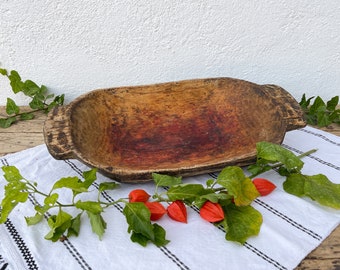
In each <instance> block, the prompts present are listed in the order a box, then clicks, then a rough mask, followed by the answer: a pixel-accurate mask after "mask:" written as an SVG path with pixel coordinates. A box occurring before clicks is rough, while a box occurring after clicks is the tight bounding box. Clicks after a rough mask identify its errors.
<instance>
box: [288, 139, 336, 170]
mask: <svg viewBox="0 0 340 270" xmlns="http://www.w3.org/2000/svg"><path fill="white" fill-rule="evenodd" d="M282 146H284V147H285V148H287V149H289V150H291V151H294V152H296V153H298V154H303V151H301V150H298V149H296V148H294V147H291V146H289V145H286V144H282ZM308 157H309V158H311V159H314V160H316V161H318V162H319V163H321V164H323V165H326V166H328V167H331V168H333V169H336V170H338V171H340V167H339V166H336V165H335V164H333V163H330V162H327V161H324V160H322V159H321V158H318V157H315V156H313V155H308Z"/></svg>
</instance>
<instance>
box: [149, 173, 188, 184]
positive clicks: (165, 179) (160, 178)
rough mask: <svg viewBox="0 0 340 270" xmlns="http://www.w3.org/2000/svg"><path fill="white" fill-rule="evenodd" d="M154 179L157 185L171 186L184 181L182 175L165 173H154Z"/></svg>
mask: <svg viewBox="0 0 340 270" xmlns="http://www.w3.org/2000/svg"><path fill="white" fill-rule="evenodd" d="M152 179H153V181H154V182H155V184H156V186H159V187H171V186H174V185H179V184H181V183H182V177H175V176H170V175H165V174H158V173H152Z"/></svg>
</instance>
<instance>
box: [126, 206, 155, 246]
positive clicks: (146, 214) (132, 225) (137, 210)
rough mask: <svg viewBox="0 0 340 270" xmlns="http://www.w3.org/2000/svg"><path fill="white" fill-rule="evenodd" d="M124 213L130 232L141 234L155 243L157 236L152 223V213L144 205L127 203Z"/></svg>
mask: <svg viewBox="0 0 340 270" xmlns="http://www.w3.org/2000/svg"><path fill="white" fill-rule="evenodd" d="M123 213H124V215H125V218H126V221H127V223H128V225H129V227H128V232H135V233H140V234H142V235H143V236H144V237H146V238H147V239H149V240H151V241H152V242H154V241H155V234H154V231H153V226H152V224H151V221H150V215H151V213H150V211H149V209H148V208H147V207H146V206H145V205H144V203H139V202H134V203H127V204H126V205H125V207H124V209H123Z"/></svg>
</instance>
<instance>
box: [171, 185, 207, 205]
mask: <svg viewBox="0 0 340 270" xmlns="http://www.w3.org/2000/svg"><path fill="white" fill-rule="evenodd" d="M204 192H205V189H204V187H203V186H202V185H201V184H183V185H177V186H172V187H170V188H169V190H168V191H167V195H168V198H169V199H170V200H171V201H176V200H181V201H186V202H188V203H192V202H193V201H195V199H196V198H198V197H199V196H201V195H203V194H204Z"/></svg>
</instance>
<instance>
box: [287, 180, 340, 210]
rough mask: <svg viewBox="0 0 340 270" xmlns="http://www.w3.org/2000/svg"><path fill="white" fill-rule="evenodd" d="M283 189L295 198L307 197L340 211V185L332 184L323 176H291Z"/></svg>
mask: <svg viewBox="0 0 340 270" xmlns="http://www.w3.org/2000/svg"><path fill="white" fill-rule="evenodd" d="M283 188H284V190H285V191H286V192H288V193H290V194H293V195H295V196H298V197H303V196H307V197H309V198H311V199H312V200H315V201H317V202H318V203H320V204H321V205H325V206H328V207H332V208H335V209H340V184H334V183H332V182H331V181H330V180H329V179H328V178H327V177H326V176H325V175H323V174H317V175H312V176H309V175H303V174H292V175H289V176H288V177H287V179H286V181H285V182H284V183H283Z"/></svg>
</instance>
